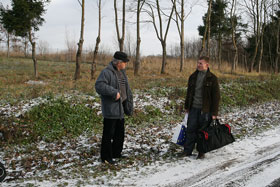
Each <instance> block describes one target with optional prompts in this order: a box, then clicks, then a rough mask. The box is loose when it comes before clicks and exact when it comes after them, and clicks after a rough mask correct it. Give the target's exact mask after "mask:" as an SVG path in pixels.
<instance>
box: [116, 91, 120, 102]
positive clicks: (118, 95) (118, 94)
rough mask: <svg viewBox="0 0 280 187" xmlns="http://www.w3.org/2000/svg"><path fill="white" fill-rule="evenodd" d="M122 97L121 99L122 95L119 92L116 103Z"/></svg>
mask: <svg viewBox="0 0 280 187" xmlns="http://www.w3.org/2000/svg"><path fill="white" fill-rule="evenodd" d="M120 97H121V94H120V93H119V92H118V93H117V96H116V101H117V100H119V99H120Z"/></svg>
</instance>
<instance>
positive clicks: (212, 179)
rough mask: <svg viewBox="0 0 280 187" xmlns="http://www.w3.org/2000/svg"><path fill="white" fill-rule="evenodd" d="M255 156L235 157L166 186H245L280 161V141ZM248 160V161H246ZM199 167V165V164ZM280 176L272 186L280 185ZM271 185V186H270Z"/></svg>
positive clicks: (257, 152)
mask: <svg viewBox="0 0 280 187" xmlns="http://www.w3.org/2000/svg"><path fill="white" fill-rule="evenodd" d="M252 157H253V158H251V157H250V158H234V159H231V160H229V161H226V162H223V163H221V164H218V165H215V166H214V167H211V168H207V169H205V170H204V171H203V172H200V173H197V174H195V175H193V176H191V177H189V178H186V179H184V180H183V181H180V182H178V183H176V184H169V185H166V186H192V187H202V186H212V187H216V186H219V187H220V186H230V187H234V186H244V185H245V184H246V181H248V180H250V179H251V178H252V177H253V176H256V175H257V174H259V173H260V172H263V171H264V170H265V169H266V168H267V167H270V166H271V165H273V163H274V162H277V161H280V143H276V144H273V145H269V146H266V147H263V148H262V149H260V150H257V151H255V152H254V153H253V154H252ZM246 160H248V161H246ZM198 167H199V166H198ZM279 184H280V178H279V179H276V180H275V181H273V182H272V183H271V187H276V186H277V185H278V186H279ZM268 187H270V186H268Z"/></svg>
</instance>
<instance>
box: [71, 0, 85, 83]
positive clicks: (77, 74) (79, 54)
mask: <svg viewBox="0 0 280 187" xmlns="http://www.w3.org/2000/svg"><path fill="white" fill-rule="evenodd" d="M78 2H79V4H80V6H81V8H82V20H81V33H80V40H79V43H78V50H77V54H76V71H75V75H74V79H75V80H77V79H80V78H81V67H80V66H81V61H82V51H83V43H84V26H85V0H82V2H80V0H78Z"/></svg>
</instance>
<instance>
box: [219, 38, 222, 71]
mask: <svg viewBox="0 0 280 187" xmlns="http://www.w3.org/2000/svg"><path fill="white" fill-rule="evenodd" d="M218 62H219V65H218V68H219V70H221V64H222V37H221V34H219V41H218Z"/></svg>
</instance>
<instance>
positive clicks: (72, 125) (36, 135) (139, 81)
mask: <svg viewBox="0 0 280 187" xmlns="http://www.w3.org/2000/svg"><path fill="white" fill-rule="evenodd" d="M109 60H110V59H108V62H109ZM108 62H105V61H104V62H103V63H100V64H99V65H98V68H97V69H98V70H97V73H96V75H95V78H96V77H97V76H98V74H99V73H100V70H101V69H103V68H104V67H105V66H106V65H107V64H108ZM178 63H179V61H178V60H177V61H176V60H174V59H173V60H169V61H168V63H167V67H166V69H167V73H166V74H164V75H161V74H160V73H159V72H160V67H161V61H160V59H159V58H155V57H154V58H147V59H144V61H143V63H142V69H141V72H140V76H134V75H133V67H132V63H129V65H128V67H127V74H128V77H129V82H130V85H131V87H132V89H133V90H134V92H137V93H141V92H144V93H146V94H149V95H152V97H167V98H168V99H169V100H170V101H171V104H168V105H166V106H164V107H165V108H166V109H169V110H172V111H175V113H174V116H172V118H169V117H168V118H169V120H171V121H172V120H175V121H176V118H177V119H180V117H178V116H180V115H182V112H183V104H182V103H178V102H177V101H183V100H184V98H185V95H186V86H187V79H188V76H189V75H190V74H191V73H192V72H193V71H194V70H195V67H196V64H195V62H194V61H188V60H187V61H186V64H187V65H186V67H185V68H184V71H183V72H179V69H178V68H179V65H178ZM90 66H91V65H90V63H83V64H82V65H81V68H82V70H81V75H82V78H81V79H79V80H77V81H75V80H73V76H74V71H75V63H69V62H68V63H67V62H50V61H39V63H38V72H39V77H38V78H37V79H35V78H34V75H33V74H34V73H33V63H32V61H31V60H30V59H24V58H12V59H5V58H0V69H1V71H0V104H1V105H7V104H9V105H10V106H11V107H13V106H17V105H18V104H19V103H21V102H23V101H28V100H32V99H36V98H44V99H46V100H47V101H48V102H47V104H42V105H39V106H37V107H34V108H33V109H32V110H31V111H29V112H28V113H27V114H25V116H21V117H20V118H14V117H10V118H9V119H6V117H5V116H3V115H1V113H0V117H1V119H2V124H1V128H2V129H3V128H4V126H5V129H13V128H14V127H18V126H20V127H22V128H14V132H13V133H12V134H13V135H14V137H12V138H8V140H11V139H12V140H13V142H15V143H16V142H27V143H28V142H33V141H36V140H41V139H42V136H43V135H44V138H43V139H44V140H47V141H52V140H53V139H57V138H59V137H65V136H68V135H69V137H72V136H79V135H80V134H82V133H83V132H84V131H87V130H88V129H90V130H94V131H95V132H99V133H101V129H102V128H101V127H102V118H101V116H100V115H97V113H98V111H97V109H92V108H91V109H89V107H86V106H85V105H87V104H89V105H90V104H93V103H100V99H99V97H98V96H96V93H95V90H94V83H95V80H91V79H90ZM211 70H212V71H213V72H214V73H215V74H217V76H218V77H219V81H220V88H221V104H220V106H221V107H220V108H221V111H222V113H224V112H227V111H230V110H231V109H232V108H236V107H244V106H249V105H251V104H255V103H260V102H265V101H271V100H279V99H280V94H279V93H280V87H279V85H280V77H279V76H277V75H270V74H265V73H263V74H256V73H251V74H246V73H244V72H243V71H241V70H240V71H239V72H237V73H235V74H230V73H229V72H230V68H229V67H228V66H227V65H224V66H223V67H222V72H221V71H218V70H217V68H216V66H215V64H212V67H211ZM32 81H33V82H32ZM65 94H71V95H72V96H73V95H74V96H73V97H72V96H71V97H72V98H71V99H70V101H69V99H68V100H67V101H65V98H63V99H61V98H59V99H58V100H57V99H56V96H57V95H65ZM75 95H87V96H94V99H93V100H89V99H80V98H77V97H76V96H75ZM69 103H70V104H69ZM1 105H0V106H1ZM72 105H74V107H73V106H72ZM81 111H83V112H82V113H81ZM54 116H55V117H54ZM157 116H158V117H159V118H164V117H163V116H165V115H163V114H162V113H161V112H160V110H159V109H157V108H155V107H153V106H147V107H145V108H144V109H141V110H136V111H135V115H134V116H133V117H132V118H129V119H128V120H129V121H130V122H131V124H132V125H139V124H142V123H143V121H146V122H147V124H148V123H149V122H151V121H153V120H154V118H155V119H156V117H157ZM68 118H69V119H72V121H71V120H65V119H68ZM93 118H94V120H92V119H93ZM85 119H86V120H85ZM165 120H167V121H168V119H165ZM61 121H64V123H65V124H64V125H63V126H61V125H60V123H61ZM66 122H67V123H66ZM15 124H21V125H18V126H15ZM50 124H51V126H50ZM77 124H79V125H78V126H79V127H80V129H77V128H76V126H77ZM92 124H98V125H92ZM49 129H52V130H51V131H50V130H49ZM23 134H29V135H30V136H28V139H26V136H25V135H23ZM15 137H17V138H15ZM23 140H24V141H23ZM4 142H5V141H4ZM9 142H10V141H9Z"/></svg>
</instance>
